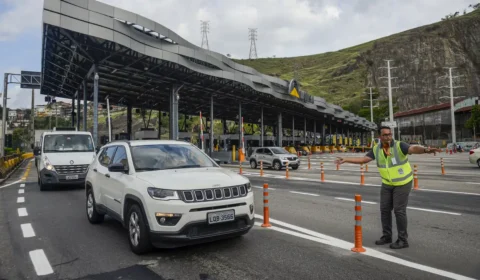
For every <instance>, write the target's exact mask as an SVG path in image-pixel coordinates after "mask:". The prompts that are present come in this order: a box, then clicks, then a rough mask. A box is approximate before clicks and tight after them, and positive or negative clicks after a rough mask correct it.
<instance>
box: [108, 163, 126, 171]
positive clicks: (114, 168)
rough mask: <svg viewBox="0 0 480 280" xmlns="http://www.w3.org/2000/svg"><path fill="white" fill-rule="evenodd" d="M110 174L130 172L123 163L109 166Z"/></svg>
mask: <svg viewBox="0 0 480 280" xmlns="http://www.w3.org/2000/svg"><path fill="white" fill-rule="evenodd" d="M108 171H110V172H125V173H127V172H128V166H123V164H121V163H113V164H110V165H109V166H108Z"/></svg>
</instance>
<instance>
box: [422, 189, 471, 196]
mask: <svg viewBox="0 0 480 280" xmlns="http://www.w3.org/2000/svg"><path fill="white" fill-rule="evenodd" d="M418 190H419V191H425V192H440V193H454V194H466V195H477V196H480V193H470V192H455V191H443V190H432V189H418Z"/></svg>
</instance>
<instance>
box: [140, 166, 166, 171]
mask: <svg viewBox="0 0 480 280" xmlns="http://www.w3.org/2000/svg"><path fill="white" fill-rule="evenodd" d="M135 170H136V171H153V170H162V169H161V168H153V167H142V168H136V169H135Z"/></svg>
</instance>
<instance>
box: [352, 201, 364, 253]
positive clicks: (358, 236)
mask: <svg viewBox="0 0 480 280" xmlns="http://www.w3.org/2000/svg"><path fill="white" fill-rule="evenodd" d="M352 251H353V252H356V253H363V252H365V251H366V250H365V248H363V244H362V196H361V195H359V194H356V195H355V247H353V248H352Z"/></svg>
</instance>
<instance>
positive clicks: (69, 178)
mask: <svg viewBox="0 0 480 280" xmlns="http://www.w3.org/2000/svg"><path fill="white" fill-rule="evenodd" d="M65 179H67V180H77V179H78V175H70V176H66V177H65Z"/></svg>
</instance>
